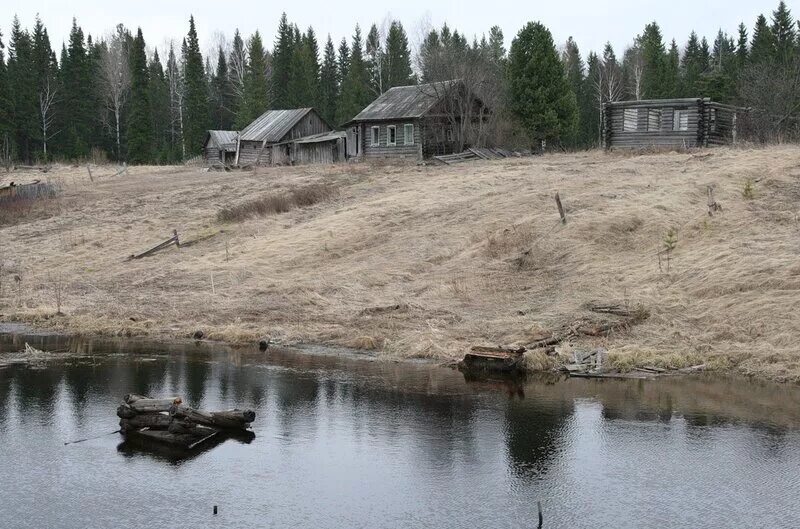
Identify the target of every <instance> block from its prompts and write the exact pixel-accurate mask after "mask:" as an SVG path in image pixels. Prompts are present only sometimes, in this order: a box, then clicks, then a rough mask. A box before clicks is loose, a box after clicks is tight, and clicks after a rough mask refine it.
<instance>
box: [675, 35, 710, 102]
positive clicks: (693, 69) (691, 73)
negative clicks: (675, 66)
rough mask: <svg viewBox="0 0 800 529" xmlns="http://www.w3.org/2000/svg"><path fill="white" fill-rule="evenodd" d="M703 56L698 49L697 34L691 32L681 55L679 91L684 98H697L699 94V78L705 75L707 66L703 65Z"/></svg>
mask: <svg viewBox="0 0 800 529" xmlns="http://www.w3.org/2000/svg"><path fill="white" fill-rule="evenodd" d="M703 61H704V59H703V54H702V51H701V49H700V41H699V39H698V38H697V33H695V32H694V31H692V33H691V34H690V35H689V41H688V42H687V43H686V48H685V50H684V53H683V61H682V64H681V68H682V71H683V81H682V86H683V88H682V89H681V92H682V95H683V96H684V97H697V96H698V95H699V94H698V93H697V91H698V90H699V88H700V87H699V83H700V78H701V76H702V75H703V74H704V73H705V71H706V68H707V64H704V63H703Z"/></svg>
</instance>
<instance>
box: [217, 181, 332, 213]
mask: <svg viewBox="0 0 800 529" xmlns="http://www.w3.org/2000/svg"><path fill="white" fill-rule="evenodd" d="M337 191H338V189H337V188H336V187H334V186H332V185H330V184H311V185H307V186H303V187H293V188H291V189H289V190H288V191H286V192H281V193H274V194H269V195H265V196H262V197H259V198H255V199H251V200H247V201H246V202H242V203H240V204H237V205H235V206H230V207H226V208H223V209H221V210H220V211H219V213H217V220H219V221H220V222H242V221H245V220H247V219H251V218H254V217H266V216H267V215H278V214H281V213H286V212H288V211H291V210H293V209H295V208H305V207H308V206H313V205H314V204H317V203H319V202H323V201H325V200H329V199H331V198H333V197H334V196H336V193H337Z"/></svg>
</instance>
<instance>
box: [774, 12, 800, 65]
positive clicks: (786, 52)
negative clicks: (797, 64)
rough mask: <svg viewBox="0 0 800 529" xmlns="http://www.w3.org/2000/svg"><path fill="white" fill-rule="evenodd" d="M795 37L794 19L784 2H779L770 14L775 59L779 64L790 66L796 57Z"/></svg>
mask: <svg viewBox="0 0 800 529" xmlns="http://www.w3.org/2000/svg"><path fill="white" fill-rule="evenodd" d="M796 37H797V31H796V30H795V23H794V19H793V18H792V13H791V12H790V11H789V8H788V7H786V2H784V1H783V0H781V2H780V3H779V4H778V9H776V10H775V11H774V12H773V13H772V38H773V41H774V43H775V58H776V60H777V61H778V62H779V63H780V64H790V63H791V62H792V60H793V59H794V57H795V56H796V46H797V42H796Z"/></svg>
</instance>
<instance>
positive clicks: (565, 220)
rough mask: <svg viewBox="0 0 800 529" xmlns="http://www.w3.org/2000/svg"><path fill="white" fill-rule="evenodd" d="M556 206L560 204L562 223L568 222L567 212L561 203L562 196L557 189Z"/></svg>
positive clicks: (559, 211) (559, 210)
mask: <svg viewBox="0 0 800 529" xmlns="http://www.w3.org/2000/svg"><path fill="white" fill-rule="evenodd" d="M555 198H556V206H558V214H559V215H561V224H566V223H567V214H566V213H565V212H564V206H563V205H562V204H561V197H560V196H559V195H558V191H556V197H555Z"/></svg>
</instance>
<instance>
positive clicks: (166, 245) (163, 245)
mask: <svg viewBox="0 0 800 529" xmlns="http://www.w3.org/2000/svg"><path fill="white" fill-rule="evenodd" d="M173 244H174V245H175V246H176V247H178V248H180V247H181V243H180V240H179V239H178V230H172V237H170V238H169V239H167V240H166V241H164V242H162V243H159V244H157V245H155V246H153V247H152V248H150V249H149V250H145V251H144V252H142V253H140V254H135V255H131V256H129V257H128V259H127V260H128V261H130V260H132V259H141V258H142V257H147V256H148V255H153V254H154V253H156V252H158V251H159V250H163V249H164V248H169V247H170V246H172V245H173Z"/></svg>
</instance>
